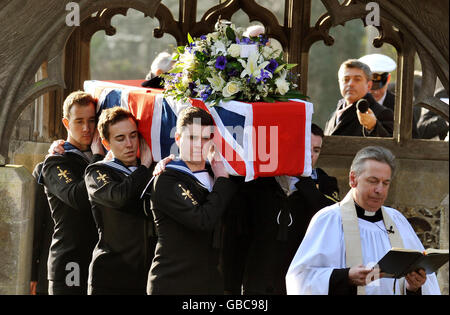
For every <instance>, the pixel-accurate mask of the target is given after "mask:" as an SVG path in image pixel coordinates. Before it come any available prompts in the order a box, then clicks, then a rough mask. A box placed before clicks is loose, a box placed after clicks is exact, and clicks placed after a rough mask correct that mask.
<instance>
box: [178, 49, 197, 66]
mask: <svg viewBox="0 0 450 315" xmlns="http://www.w3.org/2000/svg"><path fill="white" fill-rule="evenodd" d="M179 62H180V63H182V64H184V69H185V70H190V69H194V67H195V57H194V55H193V54H190V53H184V54H182V55H181V56H180V60H179Z"/></svg>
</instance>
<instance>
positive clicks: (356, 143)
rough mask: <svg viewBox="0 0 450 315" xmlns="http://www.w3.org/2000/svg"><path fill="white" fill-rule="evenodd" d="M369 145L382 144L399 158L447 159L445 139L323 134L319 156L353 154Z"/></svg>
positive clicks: (447, 147)
mask: <svg viewBox="0 0 450 315" xmlns="http://www.w3.org/2000/svg"><path fill="white" fill-rule="evenodd" d="M369 145H379V146H383V147H385V148H387V149H389V150H391V151H392V153H393V154H394V155H395V156H396V157H397V158H399V159H412V160H430V161H448V153H449V146H448V142H447V141H434V140H423V139H409V140H404V141H403V142H402V143H398V142H397V141H396V140H394V139H393V138H375V137H373V138H372V137H371V138H362V137H344V136H325V137H324V139H323V146H322V150H321V153H320V155H321V156H354V155H355V154H356V152H358V151H359V150H360V149H362V148H364V147H366V146H369Z"/></svg>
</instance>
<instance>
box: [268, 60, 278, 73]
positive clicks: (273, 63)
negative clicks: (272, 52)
mask: <svg viewBox="0 0 450 315" xmlns="http://www.w3.org/2000/svg"><path fill="white" fill-rule="evenodd" d="M277 68H278V62H277V61H276V60H275V59H270V63H269V64H268V65H267V66H266V68H265V69H266V70H268V71H270V72H271V73H274V72H275V70H276V69H277Z"/></svg>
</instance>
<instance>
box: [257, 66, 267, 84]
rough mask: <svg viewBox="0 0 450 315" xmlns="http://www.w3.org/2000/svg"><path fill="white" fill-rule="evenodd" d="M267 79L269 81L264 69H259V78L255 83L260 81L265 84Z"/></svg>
mask: <svg viewBox="0 0 450 315" xmlns="http://www.w3.org/2000/svg"><path fill="white" fill-rule="evenodd" d="M267 79H270V76H269V72H267V71H264V69H261V76H259V77H257V78H256V82H257V83H260V82H261V81H262V82H264V83H265V82H266V80H267Z"/></svg>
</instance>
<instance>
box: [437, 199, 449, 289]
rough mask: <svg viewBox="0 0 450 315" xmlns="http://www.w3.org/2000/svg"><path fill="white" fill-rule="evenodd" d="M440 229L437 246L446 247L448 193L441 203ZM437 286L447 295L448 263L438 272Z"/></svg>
mask: <svg viewBox="0 0 450 315" xmlns="http://www.w3.org/2000/svg"><path fill="white" fill-rule="evenodd" d="M441 206H442V210H441V230H440V237H439V247H440V248H442V249H448V194H447V196H446V197H445V198H444V200H443V201H442V203H441ZM437 277H438V281H439V287H440V288H441V293H442V294H447V295H448V263H446V264H445V265H444V266H442V267H441V269H440V270H439V272H438V274H437Z"/></svg>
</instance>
